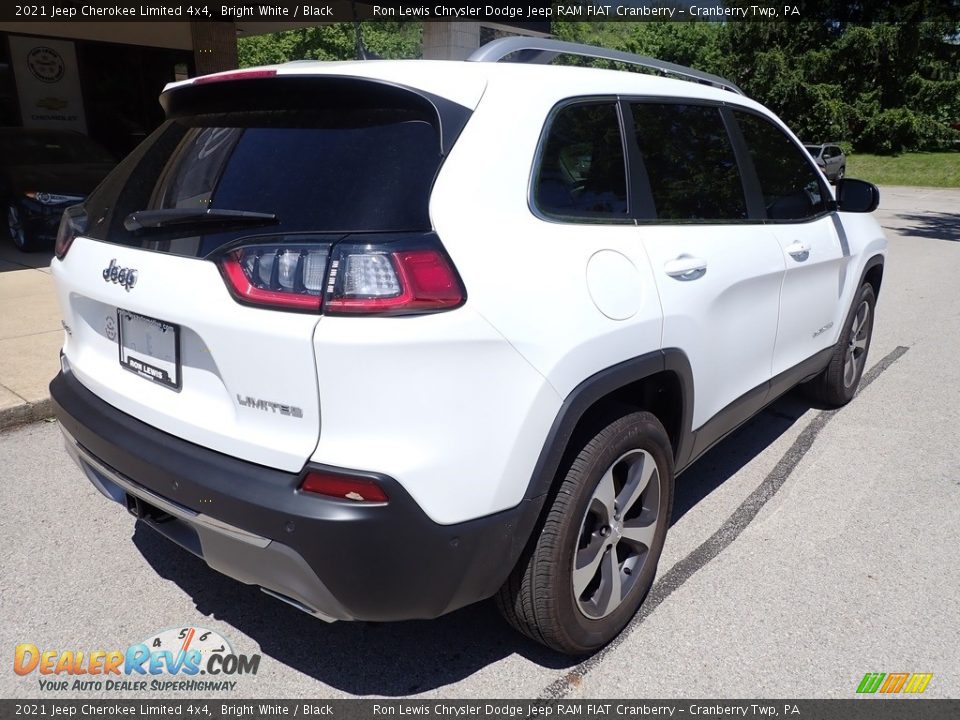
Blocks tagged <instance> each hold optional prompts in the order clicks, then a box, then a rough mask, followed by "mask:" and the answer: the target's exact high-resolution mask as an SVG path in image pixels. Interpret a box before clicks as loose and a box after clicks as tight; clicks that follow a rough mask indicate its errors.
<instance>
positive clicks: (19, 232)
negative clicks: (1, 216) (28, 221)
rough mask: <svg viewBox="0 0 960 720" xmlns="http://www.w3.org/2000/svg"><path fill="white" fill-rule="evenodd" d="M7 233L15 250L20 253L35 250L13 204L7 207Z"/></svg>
mask: <svg viewBox="0 0 960 720" xmlns="http://www.w3.org/2000/svg"><path fill="white" fill-rule="evenodd" d="M7 233H8V234H9V236H10V239H11V240H12V241H13V244H14V245H15V246H16V248H17V250H19V251H21V252H33V251H34V250H35V249H36V247H35V244H34V242H33V241H32V240H31V239H30V237H29V236H28V235H27V231H26V229H25V228H24V227H23V221H22V220H21V218H20V211H19V210H18V209H17V206H16V205H14V204H13V203H11V204H9V205H7Z"/></svg>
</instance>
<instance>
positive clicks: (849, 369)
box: [843, 300, 870, 387]
mask: <svg viewBox="0 0 960 720" xmlns="http://www.w3.org/2000/svg"><path fill="white" fill-rule="evenodd" d="M869 342H870V303H868V302H867V301H866V300H864V301H863V302H861V303H860V305H859V306H858V307H857V314H856V315H855V316H854V318H853V325H852V326H851V327H850V338H849V340H848V341H847V354H846V357H844V360H843V384H844V386H845V387H851V386H852V385H853V384H854V383H855V382H856V381H857V378H859V377H860V373H861V372H862V371H863V363H864V362H865V360H866V356H867V343H869Z"/></svg>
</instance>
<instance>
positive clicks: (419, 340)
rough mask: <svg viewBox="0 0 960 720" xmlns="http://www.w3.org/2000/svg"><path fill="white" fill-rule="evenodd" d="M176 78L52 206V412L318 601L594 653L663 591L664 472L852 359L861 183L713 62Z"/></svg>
mask: <svg viewBox="0 0 960 720" xmlns="http://www.w3.org/2000/svg"><path fill="white" fill-rule="evenodd" d="M561 53H568V54H575V55H586V56H593V57H603V58H607V59H614V60H619V61H623V62H628V63H633V64H636V65H642V66H646V67H648V68H653V69H654V70H657V71H660V72H663V73H667V74H671V75H680V76H681V77H684V78H685V79H668V78H665V77H657V76H654V75H651V74H645V73H633V72H622V71H616V70H602V69H592V68H583V67H573V66H551V65H548V64H545V63H544V61H549V60H550V59H552V58H553V57H555V56H556V55H558V54H561ZM508 56H509V57H515V58H517V59H518V60H520V62H496V61H497V60H501V59H504V58H507V57H508ZM691 80H692V82H691ZM161 102H162V104H163V106H164V108H165V110H166V112H167V116H168V120H167V121H166V122H165V123H164V124H163V125H162V126H161V127H160V128H159V129H158V130H157V131H156V132H154V133H153V134H152V135H151V136H150V137H149V138H148V139H147V140H146V141H145V142H143V144H141V145H140V146H139V147H138V148H137V149H136V150H135V151H134V152H133V153H132V154H131V155H130V156H129V157H127V158H126V159H125V160H124V161H123V162H122V163H121V164H120V165H119V166H118V168H117V169H116V170H115V171H114V172H113V173H112V174H111V175H110V176H109V177H108V178H107V179H106V180H105V181H104V182H103V183H102V184H101V186H100V187H99V188H98V189H97V190H96V191H95V192H94V193H93V194H92V195H91V196H90V197H89V198H88V200H87V201H86V203H85V204H84V205H83V206H77V207H75V208H71V209H70V210H68V211H67V213H66V214H65V216H64V219H63V222H62V224H61V231H60V237H59V239H58V245H57V256H56V259H55V260H54V261H53V264H52V268H53V275H54V277H55V279H56V285H57V290H58V293H59V299H60V304H61V308H62V312H63V318H64V327H65V330H66V336H65V343H64V348H63V354H62V372H61V373H60V374H59V375H58V376H57V378H56V379H55V380H54V381H53V383H52V384H51V393H52V396H53V398H54V400H55V401H56V403H57V405H58V410H57V415H58V417H59V420H60V423H61V425H62V427H63V429H64V432H65V433H66V435H67V446H68V448H69V450H70V452H71V454H72V455H73V456H74V458H75V459H76V460H77V462H78V464H79V465H80V467H81V468H82V469H83V471H84V472H85V473H86V475H87V477H88V478H89V479H90V481H91V482H92V483H93V484H94V485H95V486H96V487H97V488H98V489H99V490H100V491H101V492H102V493H103V494H104V495H106V496H108V497H109V498H111V499H113V500H116V501H118V502H120V503H121V504H125V505H126V507H127V508H128V509H129V511H130V512H131V513H133V514H134V515H135V516H136V517H137V518H138V519H139V520H140V521H141V522H143V523H146V524H147V525H149V526H150V527H152V528H154V529H155V530H156V531H158V532H160V533H162V534H163V535H165V536H167V537H168V538H170V539H171V540H173V541H174V542H176V543H178V544H180V545H181V546H183V547H185V548H187V549H188V550H190V551H192V552H194V553H196V554H197V555H199V556H201V557H202V558H203V559H204V560H205V561H206V562H207V563H208V564H209V565H210V567H212V568H214V569H215V570H218V571H220V572H223V573H226V574H228V575H230V576H232V577H234V578H236V579H238V580H240V581H241V582H244V583H248V584H253V585H257V586H260V587H262V588H263V589H264V590H265V591H266V592H268V593H270V594H271V595H275V596H276V597H278V598H280V599H282V600H284V601H286V602H288V603H291V604H293V605H295V606H297V607H299V608H301V609H303V610H305V611H307V612H309V613H311V614H313V615H316V616H318V617H320V618H323V619H325V620H351V619H359V620H370V621H387V620H402V619H408V618H430V617H436V616H438V615H441V614H443V613H447V612H450V611H452V610H455V609H457V608H460V607H463V606H464V605H467V604H469V603H473V602H476V601H478V600H482V599H484V598H490V597H492V596H496V597H497V600H498V604H499V605H500V607H501V609H502V610H503V613H504V615H505V616H506V618H507V619H508V620H509V621H510V622H511V623H512V624H513V625H514V626H516V627H517V628H518V629H519V630H521V631H522V632H524V633H526V634H527V635H529V636H530V637H532V638H534V639H536V640H539V641H541V642H543V643H545V644H547V645H549V646H550V647H553V648H556V649H558V650H561V651H566V652H572V653H579V652H585V651H590V650H592V649H595V648H597V647H599V646H601V645H603V644H604V643H606V642H608V641H609V640H610V639H611V638H613V637H614V636H615V635H616V634H617V633H618V632H619V631H620V630H621V629H622V628H623V627H624V626H625V625H626V623H627V622H628V621H629V619H630V618H631V617H632V616H633V614H634V613H635V612H636V610H637V608H638V607H639V605H640V603H641V602H642V600H643V598H644V596H645V595H646V593H647V591H648V590H649V589H650V586H651V584H652V582H653V578H654V574H655V571H656V566H657V561H658V558H659V556H660V553H661V549H662V547H663V543H664V537H665V535H666V532H667V528H668V526H669V524H670V509H671V502H672V497H673V485H674V478H675V476H676V475H677V474H678V473H680V472H681V471H682V470H684V469H685V468H687V467H688V466H690V464H691V463H692V462H693V461H694V460H695V459H696V458H697V457H699V456H700V455H702V454H703V453H704V452H705V451H706V450H707V449H708V448H710V447H711V446H712V445H713V444H714V443H716V442H717V441H719V440H720V439H721V438H722V437H723V436H725V435H726V434H728V433H730V432H731V431H732V430H733V429H735V428H736V427H737V426H739V425H740V424H742V423H743V422H744V421H745V420H747V419H748V418H749V417H750V416H752V415H753V414H755V413H757V412H758V411H759V410H760V409H761V408H763V407H764V406H765V405H767V404H768V403H770V402H772V401H773V400H774V399H775V398H777V397H778V396H779V395H781V394H782V393H784V392H785V391H787V390H788V389H789V388H791V387H792V386H794V385H796V384H797V383H799V382H803V381H809V382H810V384H811V386H812V387H813V389H814V390H815V391H816V393H817V394H818V396H819V397H820V398H821V400H822V401H823V402H824V403H826V404H828V405H832V406H837V405H842V404H843V403H845V402H847V401H849V400H850V399H851V397H852V396H853V394H854V391H855V389H856V387H857V383H858V382H859V379H860V375H861V372H862V370H863V366H864V362H865V359H866V353H867V350H868V348H869V344H870V335H871V329H872V325H873V309H874V305H875V303H876V297H877V293H878V292H879V290H880V281H881V277H882V274H883V261H884V254H885V251H886V246H887V244H886V241H885V239H884V236H883V233H882V231H881V229H880V227H879V226H878V224H877V223H876V222H875V221H874V220H873V219H872V218H871V217H870V215H869V214H867V213H868V212H869V211H871V210H873V209H874V208H875V207H876V204H877V198H878V194H877V190H876V188H875V187H874V186H872V185H870V184H868V183H863V182H859V181H856V180H849V179H848V180H844V181H842V182H841V183H840V184H839V185H838V188H837V196H836V198H835V197H834V195H833V194H832V192H831V190H830V188H829V186H828V185H827V183H826V181H825V179H824V177H823V175H822V174H821V173H820V172H819V171H818V170H817V168H816V166H815V165H814V164H813V161H812V159H811V158H810V156H809V155H808V154H807V153H806V151H805V150H804V148H803V145H801V144H800V142H798V140H797V139H796V137H795V136H794V135H793V134H792V133H791V132H790V131H789V130H788V129H787V128H786V126H785V125H784V124H783V123H782V122H781V121H780V120H778V119H777V118H776V117H775V116H774V115H773V114H771V113H770V111H768V110H766V109H765V108H764V107H762V106H761V105H759V104H757V103H756V102H753V101H752V100H749V99H748V98H746V97H744V96H743V95H742V94H740V92H739V90H738V89H737V88H736V87H735V86H733V85H732V84H730V83H729V82H727V81H725V80H723V79H722V78H718V77H715V76H710V75H705V74H703V73H698V72H697V71H694V70H690V69H688V68H683V67H680V66H675V65H670V64H667V63H662V62H659V61H656V60H652V59H650V58H642V57H637V56H631V55H625V54H622V53H617V52H612V51H605V50H602V49H600V48H591V47H586V46H576V45H568V44H564V43H559V42H556V41H550V40H530V39H526V38H521V39H517V38H512V39H506V40H500V41H497V42H494V43H491V44H490V45H487V46H484V47H483V48H482V49H481V50H480V51H478V52H477V53H476V54H475V55H474V56H473V57H472V58H471V61H469V62H429V61H376V62H370V61H367V62H343V63H320V62H298V63H290V64H286V65H281V66H277V67H269V68H260V69H255V70H242V71H237V72H229V73H223V74H219V75H212V76H207V77H201V78H196V79H193V80H187V81H184V82H180V83H176V84H173V85H170V86H169V87H168V88H167V89H166V90H165V91H164V93H163V95H162V96H161ZM116 591H117V592H120V588H119V587H118V588H117V589H116Z"/></svg>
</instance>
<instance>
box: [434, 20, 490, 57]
mask: <svg viewBox="0 0 960 720" xmlns="http://www.w3.org/2000/svg"><path fill="white" fill-rule="evenodd" d="M478 47H480V23H477V22H425V23H424V24H423V57H424V59H425V60H464V59H465V58H466V57H467V56H468V55H470V53H472V52H473V51H474V50H476V49H477V48H478Z"/></svg>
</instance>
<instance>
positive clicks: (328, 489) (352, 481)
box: [300, 470, 387, 503]
mask: <svg viewBox="0 0 960 720" xmlns="http://www.w3.org/2000/svg"><path fill="white" fill-rule="evenodd" d="M300 489H301V490H303V491H305V492H310V493H316V494H318V495H326V496H328V497H333V498H339V499H340V500H353V501H354V502H372V503H385V502H387V494H386V493H385V492H384V491H383V488H381V487H380V486H379V485H377V483H375V482H374V481H373V480H367V479H365V478H356V477H351V476H349V475H334V474H333V473H326V472H319V471H316V470H314V471H311V472H309V473H307V476H306V477H305V478H304V479H303V483H301V485H300Z"/></svg>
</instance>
